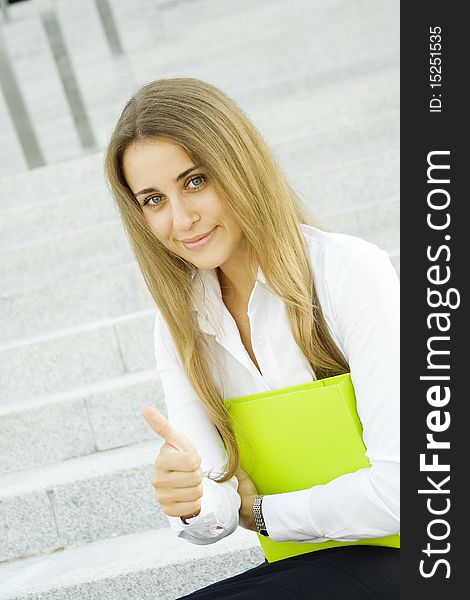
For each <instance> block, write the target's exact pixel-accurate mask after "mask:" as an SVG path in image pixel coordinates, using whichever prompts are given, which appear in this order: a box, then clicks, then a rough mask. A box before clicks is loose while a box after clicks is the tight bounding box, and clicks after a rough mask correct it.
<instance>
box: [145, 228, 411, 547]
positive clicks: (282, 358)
mask: <svg viewBox="0 0 470 600" xmlns="http://www.w3.org/2000/svg"><path fill="white" fill-rule="evenodd" d="M300 227H301V230H302V232H303V234H304V236H305V240H306V242H307V245H308V248H309V252H310V257H311V262H312V267H313V272H314V278H315V286H316V290H317V294H318V298H319V301H320V304H321V307H322V310H323V314H324V317H325V319H326V322H327V324H328V327H329V330H330V333H331V335H332V337H333V339H334V341H335V342H336V344H337V345H338V347H339V348H340V349H341V351H342V352H343V354H344V355H345V357H346V358H347V360H348V362H349V365H350V371H351V379H352V382H353V384H354V388H355V392H356V401H357V410H358V414H359V417H360V419H361V422H362V426H363V439H364V443H365V446H366V448H367V457H368V459H369V461H370V464H371V466H370V467H367V468H362V469H359V470H358V471H355V472H353V473H347V474H345V475H341V476H340V477H337V478H336V479H334V480H332V481H330V482H329V483H327V484H324V485H316V486H314V487H312V488H308V489H303V490H298V491H295V492H287V493H282V494H272V495H266V496H264V498H263V505H262V511H263V516H264V520H265V523H266V528H267V531H268V534H269V537H270V538H271V539H273V540H275V541H296V542H304V543H311V542H323V541H328V540H337V541H348V542H349V541H355V540H360V539H365V538H375V537H382V536H388V535H392V534H396V533H399V531H400V520H399V514H400V510H399V506H400V495H399V494H400V492H399V483H400V471H399V467H400V445H399V434H400V416H399V408H400V406H399V390H400V370H399V369H400V361H399V346H400V340H399V335H400V315H399V310H400V309H399V280H398V276H397V274H396V271H395V269H394V267H393V265H392V263H391V262H390V258H389V256H388V254H387V253H386V252H385V251H384V250H382V249H380V248H379V247H378V246H376V245H375V244H372V243H370V242H367V241H365V240H363V239H361V238H358V237H355V236H351V235H346V234H340V233H331V232H325V231H321V230H319V229H317V228H315V227H311V226H309V225H304V224H301V225H300ZM193 278H194V282H195V293H194V296H193V308H194V310H196V311H197V319H198V323H199V326H200V328H201V330H202V331H203V332H205V334H206V335H207V339H208V341H209V344H210V351H211V354H212V355H213V356H212V358H211V368H212V371H213V374H214V380H215V381H216V383H217V384H218V385H219V389H221V390H222V391H223V397H224V398H233V397H238V396H244V395H247V394H254V393H257V392H264V391H267V390H274V389H279V388H283V387H287V386H292V385H297V384H300V383H307V382H309V381H311V380H312V376H311V370H310V365H309V363H308V361H307V359H306V358H305V356H304V355H303V353H302V352H301V350H300V349H299V347H298V346H297V344H296V342H295V340H294V338H293V336H292V333H291V330H290V326H289V321H288V318H287V310H286V307H285V304H284V302H283V301H282V300H281V299H280V298H279V297H278V296H276V295H275V294H273V293H271V292H269V291H268V290H267V288H266V287H264V286H263V282H265V279H264V276H263V273H262V271H261V268H260V269H259V271H258V277H257V280H256V282H255V285H254V287H253V290H252V293H251V296H250V299H249V303H248V318H249V321H250V329H251V342H252V346H253V351H254V353H255V355H256V359H257V362H258V364H259V367H260V369H261V373H262V374H261V373H260V372H259V371H258V369H257V368H256V366H255V364H254V363H253V361H252V360H251V358H250V356H249V354H248V353H247V351H246V349H245V347H244V346H243V343H242V341H241V338H240V333H239V331H238V327H237V325H236V322H235V320H234V319H233V317H232V315H231V314H230V312H229V311H228V309H227V308H226V306H225V304H224V302H223V300H222V295H221V290H220V284H219V280H218V277H217V273H216V270H215V269H199V270H197V271H195V272H194V273H193ZM204 290H205V292H204ZM155 360H156V369H157V372H158V374H159V375H160V378H161V382H162V386H163V391H164V394H165V402H166V405H167V410H168V420H169V421H170V423H171V424H172V425H173V426H174V427H175V429H177V430H178V431H181V432H183V433H184V434H185V435H186V436H188V437H189V439H190V440H191V441H192V442H193V444H194V445H195V447H196V448H197V449H198V451H199V454H200V456H201V463H202V464H201V467H202V470H203V473H204V478H203V496H202V498H201V512H200V513H199V515H197V516H196V517H193V518H191V519H188V524H187V525H185V524H184V523H183V522H182V521H181V519H180V518H179V517H169V516H167V518H168V520H169V523H170V526H171V527H172V528H173V529H174V531H175V532H176V533H177V535H178V536H179V537H182V538H184V539H186V540H188V541H190V542H192V543H194V544H211V543H213V542H216V541H218V540H219V539H221V538H223V537H225V536H227V535H229V534H230V533H232V532H233V531H235V529H236V528H237V525H238V517H239V515H238V511H239V508H240V496H239V495H238V493H237V488H238V481H237V478H236V476H234V477H232V478H231V479H230V480H229V481H227V482H225V483H222V484H220V483H217V482H214V481H213V480H211V479H209V478H208V477H207V475H208V474H209V472H211V474H213V475H214V474H219V473H222V472H223V467H224V465H225V461H226V457H227V454H226V450H225V448H224V445H223V443H222V439H221V437H220V435H219V433H218V431H217V429H216V428H215V426H214V425H213V424H212V423H211V421H210V419H209V417H208V415H207V412H206V409H205V408H204V406H203V404H202V402H201V401H200V400H199V398H198V396H197V395H196V393H195V391H194V389H193V388H192V386H191V385H190V383H189V381H188V379H187V377H186V375H185V373H184V371H183V369H182V367H181V362H180V359H179V356H178V355H177V352H176V349H175V346H174V343H173V341H172V338H171V336H170V333H169V330H168V328H167V326H166V323H165V321H164V319H163V317H162V315H161V313H160V312H159V311H157V315H156V319H155ZM219 369H222V373H224V374H225V375H224V376H222V377H220V375H219Z"/></svg>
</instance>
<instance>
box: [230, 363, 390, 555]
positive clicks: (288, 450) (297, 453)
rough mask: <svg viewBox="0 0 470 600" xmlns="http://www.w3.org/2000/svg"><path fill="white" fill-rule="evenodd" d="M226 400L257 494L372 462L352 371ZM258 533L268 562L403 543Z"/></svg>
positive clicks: (386, 539) (300, 486) (305, 483)
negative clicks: (294, 539) (278, 537)
mask: <svg viewBox="0 0 470 600" xmlns="http://www.w3.org/2000/svg"><path fill="white" fill-rule="evenodd" d="M224 402H225V405H226V407H227V410H228V412H229V414H230V419H231V422H232V426H233V428H234V431H235V436H236V439H237V442H238V446H239V449H240V457H241V461H240V464H241V467H242V468H243V469H244V470H245V471H246V472H247V474H248V475H249V476H250V477H251V479H252V480H253V482H254V484H255V485H256V488H257V490H258V492H259V493H260V494H266V495H267V494H281V493H284V492H293V491H296V490H303V489H307V488H311V487H313V486H314V485H319V484H324V483H328V482H329V481H331V480H332V479H336V477H339V476H340V475H344V474H345V473H352V472H354V471H357V470H359V469H362V468H364V467H370V462H369V459H368V458H367V456H366V447H365V445H364V442H363V439H362V424H361V421H360V419H359V415H358V414H357V409H356V397H355V393H354V386H353V383H352V380H351V374H350V373H345V374H342V375H337V376H335V377H329V378H327V379H320V380H316V381H311V382H309V383H305V384H300V385H294V386H291V387H286V388H281V389H279V390H270V391H268V392H260V393H257V394H252V395H248V396H242V397H240V398H229V399H226V400H224ZM268 533H269V529H268ZM257 535H258V539H259V541H260V544H261V546H262V549H263V551H264V554H265V556H266V559H267V560H268V562H275V561H277V560H281V559H284V558H288V557H290V556H297V555H298V554H306V553H307V552H313V551H316V550H323V549H325V548H334V547H336V546H355V545H376V546H390V547H393V548H399V547H400V535H399V534H396V535H390V536H387V537H382V538H367V539H362V540H359V541H356V542H338V541H328V542H319V543H300V542H276V541H274V540H271V539H270V538H268V537H265V536H263V535H260V534H257Z"/></svg>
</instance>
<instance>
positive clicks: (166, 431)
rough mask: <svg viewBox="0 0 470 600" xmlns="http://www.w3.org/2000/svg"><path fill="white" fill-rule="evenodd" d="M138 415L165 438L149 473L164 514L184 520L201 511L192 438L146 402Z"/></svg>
mask: <svg viewBox="0 0 470 600" xmlns="http://www.w3.org/2000/svg"><path fill="white" fill-rule="evenodd" d="M142 415H143V417H144V418H145V420H146V421H147V423H148V424H149V426H150V427H151V428H152V429H153V431H154V432H155V433H156V434H158V435H159V436H161V437H162V438H163V439H164V440H165V443H164V444H163V445H162V447H161V448H160V453H159V455H158V456H157V458H156V459H155V465H154V469H153V473H152V479H151V483H152V486H153V487H154V489H155V496H156V498H157V500H158V502H159V503H160V505H161V507H162V510H163V512H164V513H165V514H166V515H168V516H170V517H181V518H182V519H183V522H185V519H189V518H190V517H195V516H196V515H198V514H199V513H200V511H201V498H202V492H203V488H202V479H203V474H202V469H201V457H200V456H199V453H198V451H197V450H196V448H195V447H194V445H193V444H192V442H191V441H190V440H189V439H188V438H187V437H186V436H185V435H184V434H183V433H181V432H179V431H176V430H175V429H174V428H173V427H172V425H171V424H170V423H169V422H168V420H167V419H166V418H165V417H164V416H163V415H162V414H161V413H160V412H159V411H158V410H157V409H156V408H153V407H152V406H146V407H145V408H144V409H143V410H142Z"/></svg>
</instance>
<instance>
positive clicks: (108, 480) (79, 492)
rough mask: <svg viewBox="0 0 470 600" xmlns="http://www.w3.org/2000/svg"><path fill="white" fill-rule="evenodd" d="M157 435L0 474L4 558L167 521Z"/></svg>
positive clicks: (162, 524)
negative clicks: (158, 489) (158, 486)
mask: <svg viewBox="0 0 470 600" xmlns="http://www.w3.org/2000/svg"><path fill="white" fill-rule="evenodd" d="M142 419H143V417H142ZM156 438H157V436H156V435H155V436H154V439H153V440H149V441H145V442H141V443H139V444H134V445H130V446H126V447H123V448H117V449H114V450H107V451H104V452H95V453H93V454H90V455H86V456H81V457H79V458H73V459H69V460H67V461H63V462H59V463H55V464H51V465H46V466H41V467H36V468H34V469H29V470H26V471H19V472H15V473H7V474H5V475H2V476H1V477H0V532H1V536H0V539H1V540H2V542H1V544H0V561H5V560H13V559H17V558H25V557H27V556H36V555H38V554H44V553H50V552H53V551H56V550H60V549H63V548H67V547H71V546H79V545H82V544H86V543H90V542H94V541H96V540H99V539H106V538H110V537H117V536H119V535H126V534H128V533H137V532H139V531H147V530H148V529H158V528H160V527H169V523H168V519H167V518H166V516H165V514H164V513H163V512H162V510H161V506H160V503H159V502H158V501H157V500H156V498H155V493H154V489H153V487H152V485H151V482H150V479H151V476H152V470H153V464H154V462H155V459H156V457H157V456H158V453H159V451H160V447H161V445H162V443H163V440H162V439H161V438H158V439H156Z"/></svg>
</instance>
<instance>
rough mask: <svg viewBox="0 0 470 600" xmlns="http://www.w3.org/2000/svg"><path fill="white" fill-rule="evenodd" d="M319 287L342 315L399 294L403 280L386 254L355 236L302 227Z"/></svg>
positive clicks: (374, 245) (334, 309) (307, 226)
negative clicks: (353, 306)
mask: <svg viewBox="0 0 470 600" xmlns="http://www.w3.org/2000/svg"><path fill="white" fill-rule="evenodd" d="M300 227H301V229H302V232H303V234H304V237H305V241H306V243H307V246H308V249H309V253H310V258H311V262H312V270H313V273H314V278H315V285H316V286H317V288H319V290H320V293H321V294H322V295H323V296H324V297H326V298H328V300H329V302H330V303H331V308H332V309H333V311H334V312H335V313H336V314H337V316H339V315H338V312H342V311H341V307H342V305H343V304H344V306H345V307H346V306H347V305H350V304H353V303H354V302H358V303H360V304H364V301H366V300H369V301H370V300H372V299H373V298H374V297H375V298H376V299H377V300H378V297H379V296H381V297H386V295H387V294H396V293H397V292H398V287H399V280H398V275H397V273H396V271H395V268H394V266H393V264H392V262H391V260H390V257H389V255H388V254H387V252H386V251H385V250H383V249H382V248H380V247H379V246H377V244H374V243H372V242H369V241H367V240H364V239H362V238H359V237H357V236H354V235H348V234H344V233H336V232H330V231H323V230H320V229H317V228H316V227H312V226H311V225H305V224H301V225H300Z"/></svg>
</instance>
